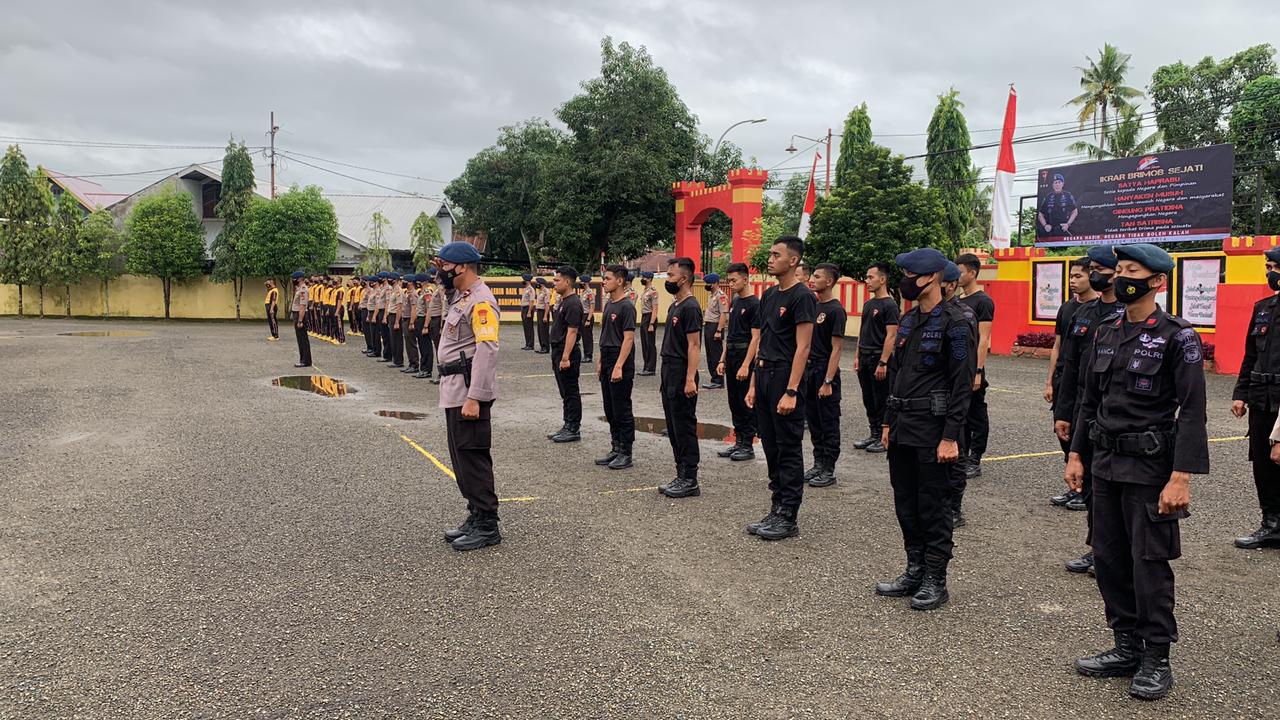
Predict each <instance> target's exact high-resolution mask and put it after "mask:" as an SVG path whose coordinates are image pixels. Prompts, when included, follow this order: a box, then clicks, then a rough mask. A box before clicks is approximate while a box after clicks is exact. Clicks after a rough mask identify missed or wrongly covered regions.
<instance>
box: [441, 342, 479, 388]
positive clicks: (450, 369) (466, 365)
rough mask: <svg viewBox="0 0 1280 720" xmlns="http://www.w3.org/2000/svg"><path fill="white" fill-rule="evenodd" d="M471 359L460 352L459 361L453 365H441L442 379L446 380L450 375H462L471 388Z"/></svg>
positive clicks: (452, 363)
mask: <svg viewBox="0 0 1280 720" xmlns="http://www.w3.org/2000/svg"><path fill="white" fill-rule="evenodd" d="M471 360H472V359H471V358H469V357H467V354H466V353H465V352H462V351H459V352H458V361H457V362H451V363H443V362H442V363H440V365H439V370H440V377H442V378H445V377H449V376H450V375H461V376H463V379H464V380H465V381H466V385H467V387H471Z"/></svg>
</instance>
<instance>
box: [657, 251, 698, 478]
mask: <svg viewBox="0 0 1280 720" xmlns="http://www.w3.org/2000/svg"><path fill="white" fill-rule="evenodd" d="M693 274H694V267H693V260H691V259H689V258H687V257H678V258H672V259H671V260H669V261H668V263H667V280H666V289H667V292H668V293H670V294H671V295H672V298H671V306H670V307H668V308H667V328H666V333H665V334H664V335H663V337H662V378H661V383H660V385H659V389H658V392H659V393H661V395H662V414H663V416H664V417H665V418H666V421H667V440H668V441H669V442H670V443H671V455H672V457H673V458H674V459H675V462H676V476H675V479H673V480H672V481H671V482H669V483H666V484H665V485H659V486H658V492H660V493H662V494H663V495H666V496H667V497H669V498H685V497H696V496H698V495H701V494H702V488H701V487H700V486H699V485H698V463H699V461H700V459H701V456H700V455H699V452H698V360H699V358H698V355H699V353H700V352H701V350H702V342H701V338H700V335H699V334H700V333H701V332H702V308H700V307H698V299H697V298H695V297H694V296H693Z"/></svg>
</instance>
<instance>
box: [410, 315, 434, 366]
mask: <svg viewBox="0 0 1280 720" xmlns="http://www.w3.org/2000/svg"><path fill="white" fill-rule="evenodd" d="M426 327H427V316H426V315H419V316H417V317H415V318H414V319H413V336H414V338H415V340H416V342H417V343H418V369H419V370H421V371H423V372H428V373H429V372H431V369H432V368H433V367H435V362H434V361H435V356H436V352H435V351H436V349H435V348H434V347H432V346H431V336H430V335H428V334H427V333H424V332H423V330H424V329H426Z"/></svg>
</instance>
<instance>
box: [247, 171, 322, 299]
mask: <svg viewBox="0 0 1280 720" xmlns="http://www.w3.org/2000/svg"><path fill="white" fill-rule="evenodd" d="M240 253H241V256H242V261H243V263H244V269H245V274H246V275H255V276H259V277H275V278H283V277H287V276H288V275H289V274H290V273H292V272H293V271H295V270H302V271H303V272H312V271H321V272H323V271H324V270H326V269H327V268H328V267H329V266H330V265H331V264H333V261H334V259H335V258H336V257H337V255H338V216H337V215H336V214H335V213H334V211H333V204H332V203H330V202H329V201H328V200H326V199H325V198H324V196H322V195H321V194H320V188H318V187H316V186H315V185H308V186H307V187H305V188H302V189H298V188H297V187H293V188H290V190H289V192H286V193H283V194H281V195H278V196H277V197H276V199H275V200H258V201H256V202H254V203H252V204H251V205H250V207H249V210H248V212H246V213H245V216H244V236H243V238H242V239H241V244H240Z"/></svg>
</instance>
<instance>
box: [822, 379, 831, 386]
mask: <svg viewBox="0 0 1280 720" xmlns="http://www.w3.org/2000/svg"><path fill="white" fill-rule="evenodd" d="M831 383H832V380H831V378H823V379H822V384H823V385H830V384H831Z"/></svg>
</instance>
